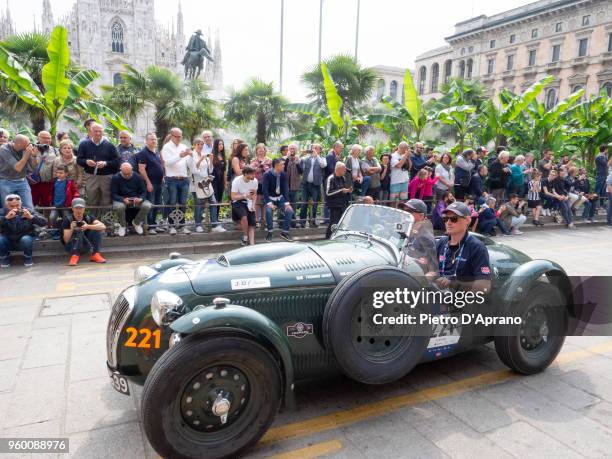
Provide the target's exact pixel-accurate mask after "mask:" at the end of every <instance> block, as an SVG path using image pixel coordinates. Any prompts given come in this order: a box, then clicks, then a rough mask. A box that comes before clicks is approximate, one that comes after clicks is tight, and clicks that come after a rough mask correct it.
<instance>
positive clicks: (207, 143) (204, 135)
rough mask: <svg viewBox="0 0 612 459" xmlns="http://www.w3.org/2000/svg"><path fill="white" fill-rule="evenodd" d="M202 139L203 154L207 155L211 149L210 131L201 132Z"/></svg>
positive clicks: (211, 137)
mask: <svg viewBox="0 0 612 459" xmlns="http://www.w3.org/2000/svg"><path fill="white" fill-rule="evenodd" d="M202 140H203V141H204V149H203V151H204V154H205V155H208V154H210V153H212V150H213V135H212V132H211V131H204V132H202Z"/></svg>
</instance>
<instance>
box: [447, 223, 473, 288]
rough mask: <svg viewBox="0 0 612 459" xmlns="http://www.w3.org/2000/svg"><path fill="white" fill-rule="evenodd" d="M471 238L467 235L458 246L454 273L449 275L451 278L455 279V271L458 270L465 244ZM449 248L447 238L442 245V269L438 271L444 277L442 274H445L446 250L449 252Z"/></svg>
mask: <svg viewBox="0 0 612 459" xmlns="http://www.w3.org/2000/svg"><path fill="white" fill-rule="evenodd" d="M470 237H471V235H470V234H468V236H467V237H466V238H465V241H463V243H461V244H459V249H458V250H457V255H456V256H455V261H456V262H455V270H454V272H453V273H452V274H451V277H452V278H456V277H457V269H458V268H459V263H460V262H461V256H462V255H463V249H465V244H466V243H467V241H468V239H469V238H470ZM449 246H450V237H449V238H448V240H447V241H446V244H445V245H444V255H443V257H444V260H442V267H441V269H440V274H441V275H443V276H444V275H445V274H444V273H445V272H446V256H447V255H448V250H449Z"/></svg>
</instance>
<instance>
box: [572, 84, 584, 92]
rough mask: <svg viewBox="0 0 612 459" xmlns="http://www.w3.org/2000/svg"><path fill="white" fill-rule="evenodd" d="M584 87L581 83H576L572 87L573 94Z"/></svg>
mask: <svg viewBox="0 0 612 459" xmlns="http://www.w3.org/2000/svg"><path fill="white" fill-rule="evenodd" d="M581 89H582V85H581V84H575V85H574V87H573V88H572V94H574V93H575V92H578V91H580V90H581Z"/></svg>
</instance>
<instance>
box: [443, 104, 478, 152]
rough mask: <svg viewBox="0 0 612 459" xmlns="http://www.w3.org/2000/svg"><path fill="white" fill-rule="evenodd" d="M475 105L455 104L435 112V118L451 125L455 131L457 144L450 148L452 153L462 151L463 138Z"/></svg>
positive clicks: (463, 145)
mask: <svg viewBox="0 0 612 459" xmlns="http://www.w3.org/2000/svg"><path fill="white" fill-rule="evenodd" d="M475 111H476V107H474V106H473V105H455V106H452V107H448V108H445V109H443V110H440V111H438V112H437V113H436V120H437V121H439V122H441V123H444V124H448V125H449V126H452V127H453V128H454V129H455V131H456V133H457V139H458V142H457V145H455V147H454V148H453V149H452V150H451V151H452V152H453V153H462V152H463V149H464V147H465V139H466V137H467V134H468V130H469V128H470V120H471V117H472V115H473V114H474V112H475Z"/></svg>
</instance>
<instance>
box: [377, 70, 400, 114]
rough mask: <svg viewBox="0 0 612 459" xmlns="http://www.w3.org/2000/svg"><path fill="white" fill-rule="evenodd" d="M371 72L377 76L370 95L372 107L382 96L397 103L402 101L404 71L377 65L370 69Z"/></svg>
mask: <svg viewBox="0 0 612 459" xmlns="http://www.w3.org/2000/svg"><path fill="white" fill-rule="evenodd" d="M372 70H374V71H375V72H376V73H377V74H378V81H377V83H376V89H375V90H374V92H373V93H372V100H371V103H372V104H373V105H375V104H377V103H378V102H379V101H380V98H381V97H382V96H388V97H391V98H392V99H394V100H397V101H398V102H401V101H403V100H404V73H405V72H406V69H403V68H400V67H390V66H388V65H377V66H374V67H372Z"/></svg>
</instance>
